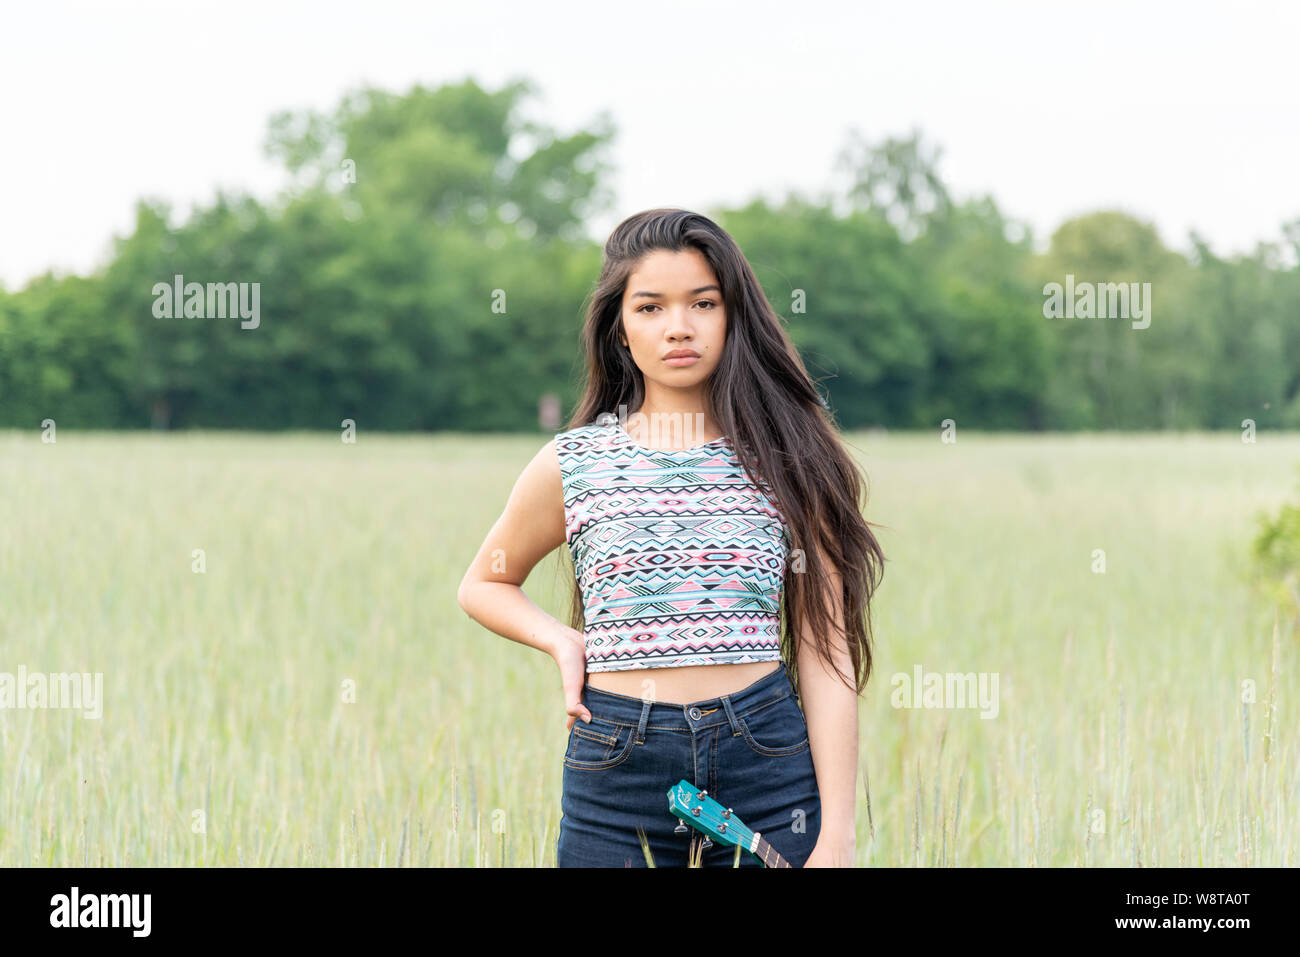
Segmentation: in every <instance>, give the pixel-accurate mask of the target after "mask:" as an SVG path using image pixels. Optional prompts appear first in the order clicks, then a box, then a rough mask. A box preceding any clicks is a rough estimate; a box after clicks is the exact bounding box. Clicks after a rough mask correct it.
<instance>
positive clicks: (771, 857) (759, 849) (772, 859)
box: [754, 834, 790, 867]
mask: <svg viewBox="0 0 1300 957" xmlns="http://www.w3.org/2000/svg"><path fill="white" fill-rule="evenodd" d="M754 854H756V855H757V856H758V859H759V860H760V861H762V862H763V865H764V866H765V867H790V862H789V861H787V860H786V859H785V858H784V857H782V856H781V855H780V854H778V853H777V850H776V848H775V847H773V846H772V845H771V844H769V843H767V838H765V837H763V835H761V834H760V835H759V836H758V844H757V845H756V846H755V847H754Z"/></svg>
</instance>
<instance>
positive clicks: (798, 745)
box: [736, 693, 808, 755]
mask: <svg viewBox="0 0 1300 957" xmlns="http://www.w3.org/2000/svg"><path fill="white" fill-rule="evenodd" d="M736 721H737V723H738V724H739V725H740V730H741V732H742V734H743V736H744V738H745V743H746V744H748V745H749V747H750V749H751V750H753V751H755V752H756V753H758V754H764V755H785V754H798V753H800V752H801V751H804V750H807V748H808V722H807V721H806V720H804V715H803V709H802V708H800V707H799V702H798V701H796V700H795V697H794V694H793V693H791V694H788V695H786V696H785V697H783V698H781V699H780V700H779V701H773V702H771V703H769V704H763V705H759V706H758V707H757V708H755V709H753V710H752V711H747V712H745V713H744V714H743V715H736Z"/></svg>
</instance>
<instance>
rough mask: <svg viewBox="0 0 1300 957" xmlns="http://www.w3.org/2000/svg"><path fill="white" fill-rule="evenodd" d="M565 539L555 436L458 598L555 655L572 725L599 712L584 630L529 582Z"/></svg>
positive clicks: (529, 469) (508, 633) (488, 622)
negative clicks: (540, 601) (587, 698)
mask: <svg viewBox="0 0 1300 957" xmlns="http://www.w3.org/2000/svg"><path fill="white" fill-rule="evenodd" d="M564 542H565V527H564V490H563V487H562V486H561V484H560V459H559V456H558V455H557V453H556V450H555V440H554V439H552V440H551V441H550V442H547V443H546V445H544V446H543V447H542V448H541V450H540V451H539V452H538V453H537V454H536V455H535V456H533V459H532V461H531V462H529V463H528V465H526V466H525V467H524V470H523V472H521V473H520V475H519V478H518V480H517V481H516V482H515V486H514V488H513V489H512V490H511V492H510V497H509V499H508V500H507V501H506V506H505V509H504V511H502V513H501V517H500V518H498V519H497V521H496V524H495V525H493V526H492V529H491V530H490V531H489V532H488V534H487V538H485V539H484V540H483V544H482V545H481V546H480V547H479V550H478V554H477V555H475V556H474V560H473V562H471V563H470V566H469V569H468V570H467V571H466V572H465V576H464V578H462V579H461V582H460V587H459V588H458V589H457V591H456V600H457V602H459V604H460V607H461V608H462V609H464V611H465V613H466V614H467V615H469V616H470V617H471V618H473V619H474V620H475V621H477V622H478V623H479V624H480V625H482V626H483V627H484V628H487V629H488V630H489V631H494V632H496V633H497V634H498V635H501V636H502V637H503V638H509V639H510V640H511V641H517V642H519V643H520V644H522V645H528V646H530V647H532V648H536V649H538V650H539V651H544V652H546V653H547V654H548V655H550V656H551V657H552V658H554V659H555V662H556V664H557V665H558V666H559V668H560V678H561V681H562V682H563V685H564V696H565V707H566V711H567V713H568V714H569V716H570V717H569V720H568V722H567V724H568V726H569V727H572V725H573V718H575V717H580V718H583V719H584V720H588V721H589V720H590V719H591V713H590V712H589V711H587V709H586V708H585V707H584V706H583V704H582V702H581V699H580V697H579V696H580V692H581V690H582V685H583V683H584V682H585V680H586V651H585V645H584V641H583V636H582V634H581V633H580V632H578V631H575V630H574V629H573V628H570V627H569V626H568V625H567V624H565V623H564V622H562V621H560V620H559V619H557V618H555V617H553V616H552V615H549V614H547V613H546V612H545V611H543V610H542V609H541V608H539V607H538V606H537V604H536V603H535V602H534V601H533V600H532V599H531V598H529V597H528V596H527V595H526V594H524V590H523V588H522V587H521V586H522V585H523V583H524V580H525V579H527V578H528V574H529V573H530V572H531V571H532V570H533V568H534V566H536V565H537V563H538V562H539V561H541V560H542V559H543V558H544V557H545V556H546V555H548V554H550V553H551V552H552V551H554V550H555V549H556V548H558V547H559V546H561V545H563V544H564Z"/></svg>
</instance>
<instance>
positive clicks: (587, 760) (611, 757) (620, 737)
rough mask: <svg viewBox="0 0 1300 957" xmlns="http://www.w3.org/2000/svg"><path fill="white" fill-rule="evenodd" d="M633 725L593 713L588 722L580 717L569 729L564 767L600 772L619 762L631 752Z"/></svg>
mask: <svg viewBox="0 0 1300 957" xmlns="http://www.w3.org/2000/svg"><path fill="white" fill-rule="evenodd" d="M635 737H636V728H635V727H633V726H632V725H630V724H619V723H617V722H614V721H607V720H605V719H604V718H599V717H597V716H596V715H592V716H591V723H590V724H588V723H587V722H586V721H583V720H582V719H581V718H579V719H578V720H577V721H575V722H573V728H572V729H571V730H570V731H569V746H568V748H567V750H566V751H565V753H564V764H565V767H570V768H574V769H576V770H580V771H603V770H605V769H606V768H612V767H614V766H615V765H617V764H622V763H623V762H624V761H626V760H627V756H628V755H629V754H631V753H632V745H633V744H634V743H635V742H634V739H635Z"/></svg>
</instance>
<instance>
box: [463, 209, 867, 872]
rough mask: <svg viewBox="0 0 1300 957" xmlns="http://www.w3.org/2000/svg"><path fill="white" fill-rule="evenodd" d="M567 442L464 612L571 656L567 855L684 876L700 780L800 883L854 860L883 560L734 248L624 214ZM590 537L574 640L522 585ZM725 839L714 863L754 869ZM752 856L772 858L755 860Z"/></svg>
mask: <svg viewBox="0 0 1300 957" xmlns="http://www.w3.org/2000/svg"><path fill="white" fill-rule="evenodd" d="M583 343H584V346H585V349H586V357H587V382H586V386H585V390H584V393H583V397H582V400H581V402H580V404H579V406H578V408H577V410H576V412H575V413H574V415H573V417H572V419H571V420H570V423H569V428H568V429H567V430H566V431H564V432H561V433H560V434H558V435H556V436H555V438H554V440H552V441H551V442H548V443H547V444H546V445H545V446H544V447H543V448H542V449H541V451H539V452H538V453H537V455H536V456H535V457H534V458H533V460H532V462H530V463H529V464H528V466H527V467H526V468H525V469H524V471H523V473H522V474H521V475H520V477H519V480H518V482H517V483H516V485H515V487H514V490H513V491H512V493H511V495H510V498H509V501H508V502H507V504H506V507H505V510H504V512H503V514H502V515H501V517H500V519H499V520H498V521H497V523H496V525H494V526H493V528H492V530H491V532H490V533H489V534H488V536H487V539H486V540H485V541H484V542H483V546H482V548H481V549H480V550H479V553H478V555H477V556H476V557H475V559H474V562H473V563H472V564H471V566H470V568H469V570H468V571H467V572H466V574H465V578H464V580H463V581H462V582H461V586H460V591H459V600H460V605H461V607H462V608H463V609H464V610H465V611H466V613H467V614H469V615H470V616H471V617H472V618H473V619H474V620H476V621H478V622H479V623H481V624H482V625H484V626H485V627H486V628H489V629H490V630H492V631H495V632H496V633H498V634H500V635H503V636H505V637H507V638H510V639H512V640H514V641H518V642H520V643H522V644H526V645H530V646H532V647H534V648H538V649H540V650H542V651H545V652H546V653H547V654H549V655H550V656H551V657H552V658H554V659H555V662H556V665H557V666H558V668H559V672H560V681H561V684H562V686H563V689H564V698H565V711H566V713H567V715H568V718H567V721H566V724H567V726H568V728H569V741H568V746H567V749H566V751H565V755H564V778H563V793H562V795H561V811H562V816H561V820H560V829H559V839H558V842H557V846H556V851H557V863H558V865H559V866H561V867H571V866H578V867H582V866H609V867H623V866H633V867H644V866H646V860H645V855H644V853H643V850H642V845H641V835H642V834H643V835H644V836H645V838H646V839H647V841H648V844H649V846H650V851H651V854H652V855H653V859H654V864H655V866H659V867H663V866H685V865H686V864H687V861H688V854H689V853H690V851H691V848H692V843H695V844H697V845H700V846H704V845H703V841H704V838H703V835H702V834H699V832H697V831H695V830H694V829H693V828H691V829H687V830H683V829H682V828H681V826H680V825H679V822H678V820H677V819H676V818H675V817H674V816H673V815H672V814H671V813H670V812H669V809H668V797H667V795H668V790H669V788H670V787H672V786H673V785H674V784H676V783H677V782H678V781H679V780H681V779H682V778H685V779H686V780H687V781H690V782H692V783H693V784H694V785H695V786H696V787H698V788H701V789H703V790H705V791H707V792H708V794H709V796H710V797H713V798H714V799H715V800H717V801H718V802H719V803H720V804H722V805H723V806H724V807H729V808H731V810H732V813H733V814H735V815H736V816H737V817H738V818H739V819H740V820H741V821H743V822H744V823H745V824H746V825H747V826H748V827H749V828H750V829H751V830H753V831H757V832H759V833H760V834H761V835H762V836H763V837H764V838H766V840H767V841H768V843H769V844H770V845H771V847H772V848H774V849H775V850H776V852H778V853H779V854H780V855H781V856H782V857H783V858H784V859H785V860H786V861H787V862H788V863H789V864H790V865H792V866H795V867H800V866H802V867H814V866H821V867H826V866H832V867H849V866H852V864H853V858H854V850H855V829H854V824H855V816H854V810H855V805H856V781H857V763H858V707H857V706H858V696H859V695H860V694H861V692H862V690H863V688H864V687H865V686H866V683H867V680H868V678H869V677H870V673H871V628H870V608H869V604H870V599H871V595H872V593H873V592H874V590H875V588H876V587H877V585H878V583H879V579H880V576H881V573H882V571H883V562H884V556H883V554H882V552H881V549H880V547H879V545H878V544H877V542H876V539H875V537H874V536H873V535H872V533H871V530H870V527H869V523H867V522H866V521H865V520H864V519H863V517H862V510H863V507H864V506H865V498H864V495H865V482H864V481H863V478H864V477H860V475H859V467H858V465H857V464H856V463H855V461H854V460H853V459H852V458H851V457H850V456H849V454H848V453H847V452H846V451H845V450H844V448H843V447H842V445H841V442H840V440H839V436H838V434H837V431H836V429H835V427H834V425H833V424H832V422H831V420H830V416H829V414H828V412H827V411H826V407H825V404H824V402H823V400H822V399H821V397H820V396H819V394H818V392H817V390H816V389H815V388H814V386H813V383H812V381H811V380H810V378H809V376H808V373H807V371H806V370H805V368H804V366H803V363H802V361H801V360H800V358H799V355H798V353H797V351H796V350H795V349H794V347H793V346H792V344H791V343H790V340H789V339H788V338H787V336H786V333H785V330H784V329H783V327H782V325H781V322H780V320H779V319H778V317H777V316H776V314H775V312H774V311H773V310H772V308H771V306H770V305H769V304H768V302H767V300H766V298H765V297H764V295H763V291H762V288H761V287H760V286H759V284H758V281H757V280H756V279H755V277H754V274H753V271H752V270H751V269H750V266H749V263H748V262H747V261H746V260H745V257H744V256H743V255H742V253H741V251H740V250H739V248H738V247H737V246H736V244H735V242H734V241H733V240H732V238H731V237H730V236H729V235H728V234H727V233H725V232H724V231H723V230H722V229H721V228H720V227H718V226H717V225H716V224H715V223H713V222H712V221H711V220H709V219H707V218H706V217H704V216H700V215H698V214H695V213H691V212H687V211H684V210H679V209H656V210H650V211H648V212H643V213H639V214H637V215H635V216H632V217H630V218H628V219H626V220H624V221H623V222H622V223H621V224H619V226H618V227H617V228H616V229H615V230H614V232H613V234H612V235H611V236H610V237H609V240H608V242H607V243H606V246H605V262H604V268H603V270H602V273H601V276H600V281H599V284H598V286H597V288H596V291H595V293H594V294H593V297H592V301H591V302H590V304H589V307H588V310H587V316H586V325H585V328H584V330H583ZM562 544H567V545H568V548H569V554H570V556H571V558H572V559H573V566H574V585H573V589H574V590H573V607H572V609H571V612H570V621H569V623H567V624H565V623H562V622H560V621H558V620H556V619H555V618H553V617H551V616H550V615H548V614H546V613H545V612H544V611H542V610H541V609H540V608H539V607H538V606H537V605H535V604H534V603H533V602H532V601H531V600H529V599H528V598H527V596H525V595H524V593H523V591H522V590H521V588H520V587H519V586H520V585H521V584H522V583H523V581H524V580H525V579H526V578H527V576H528V573H529V572H530V571H531V570H532V568H533V567H534V566H535V565H536V563H537V562H538V561H539V560H540V559H541V558H542V557H543V556H545V555H546V554H548V553H550V552H551V551H552V550H553V549H555V548H557V547H559V546H560V545H562ZM734 859H735V849H734V848H733V847H731V846H728V845H726V844H722V843H720V842H714V843H713V844H712V846H711V847H707V848H706V849H705V852H704V854H703V858H702V863H703V864H704V865H705V866H732V865H733V863H734ZM740 863H741V864H742V865H745V866H763V864H762V862H760V861H759V860H758V859H757V857H755V856H754V855H753V854H750V853H748V852H747V851H742V853H741V855H740Z"/></svg>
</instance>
